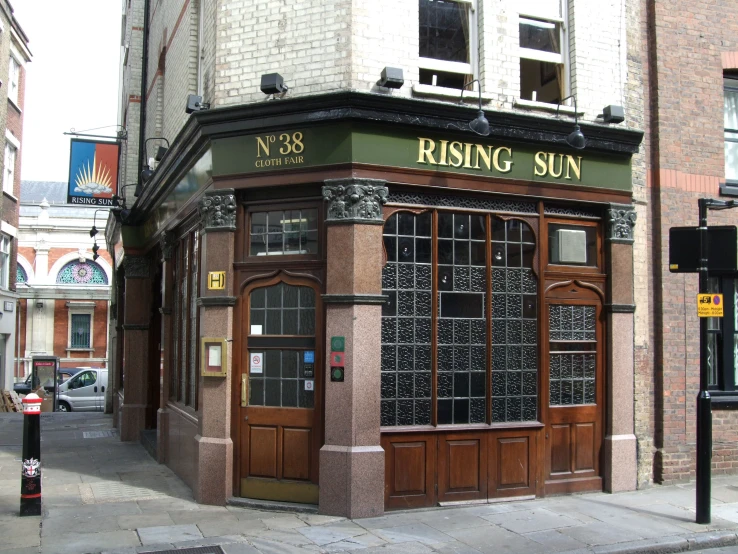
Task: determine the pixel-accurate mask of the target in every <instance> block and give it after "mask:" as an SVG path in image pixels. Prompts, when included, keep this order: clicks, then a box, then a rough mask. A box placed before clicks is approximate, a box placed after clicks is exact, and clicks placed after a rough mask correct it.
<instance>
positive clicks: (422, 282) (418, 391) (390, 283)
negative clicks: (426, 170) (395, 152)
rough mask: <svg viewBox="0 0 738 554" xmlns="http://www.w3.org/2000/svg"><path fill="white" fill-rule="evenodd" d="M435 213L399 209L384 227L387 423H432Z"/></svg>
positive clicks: (384, 411) (384, 392)
mask: <svg viewBox="0 0 738 554" xmlns="http://www.w3.org/2000/svg"><path fill="white" fill-rule="evenodd" d="M431 223H432V217H431V214H430V213H424V214H420V215H414V214H411V213H399V214H396V215H393V216H392V217H390V218H389V219H388V220H387V223H386V224H385V226H384V246H385V250H386V252H387V264H386V265H385V266H384V268H383V269H382V292H383V294H386V295H387V296H388V297H389V300H388V302H387V303H386V304H385V305H384V306H383V307H382V376H381V389H382V404H381V406H382V407H381V421H382V425H429V424H430V423H431V382H432V375H431V315H432V306H431V303H432V302H431V298H432V296H431V294H432V293H431V269H432V268H431V260H432V254H431V251H432V240H431Z"/></svg>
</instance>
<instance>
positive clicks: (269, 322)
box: [250, 283, 315, 335]
mask: <svg viewBox="0 0 738 554" xmlns="http://www.w3.org/2000/svg"><path fill="white" fill-rule="evenodd" d="M250 310H251V319H250V324H251V334H253V335H314V334H315V291H314V290H313V289H311V288H310V287H299V286H293V285H288V284H286V283H278V284H276V285H274V286H271V287H261V288H257V289H254V290H253V291H252V292H251V295H250ZM257 328H258V329H257ZM255 331H256V332H255Z"/></svg>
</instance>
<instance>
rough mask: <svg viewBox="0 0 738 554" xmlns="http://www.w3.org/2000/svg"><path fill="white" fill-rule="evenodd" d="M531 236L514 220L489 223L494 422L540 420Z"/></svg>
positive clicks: (536, 325)
mask: <svg viewBox="0 0 738 554" xmlns="http://www.w3.org/2000/svg"><path fill="white" fill-rule="evenodd" d="M534 240H535V235H534V234H533V231H532V229H531V228H530V227H529V226H528V225H527V224H526V223H524V222H522V221H518V220H509V221H502V220H500V219H497V218H493V219H492V260H491V266H492V291H493V294H492V387H491V389H492V421H493V422H494V423H503V422H512V421H535V420H536V419H537V418H538V356H537V348H538V318H537V308H536V306H537V297H536V296H535V295H536V294H537V292H538V282H537V279H536V275H535V273H533V255H532V254H530V255H526V254H525V253H526V252H535V243H534V242H533V241H534Z"/></svg>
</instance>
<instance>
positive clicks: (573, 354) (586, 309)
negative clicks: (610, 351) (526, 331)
mask: <svg viewBox="0 0 738 554" xmlns="http://www.w3.org/2000/svg"><path fill="white" fill-rule="evenodd" d="M595 319H596V310H595V308H594V306H575V305H565V304H562V305H553V306H550V307H549V313H548V321H549V340H550V350H549V373H550V377H549V393H550V400H549V404H550V405H551V406H570V405H576V404H593V403H594V402H595V386H596V383H595V371H596V367H597V354H596V348H597V342H596V341H597V336H596V335H597V333H596V321H595Z"/></svg>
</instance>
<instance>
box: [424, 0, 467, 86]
mask: <svg viewBox="0 0 738 554" xmlns="http://www.w3.org/2000/svg"><path fill="white" fill-rule="evenodd" d="M445 1H446V2H455V3H457V4H467V5H468V6H469V12H468V21H467V27H468V34H469V36H468V39H467V50H468V53H469V62H468V63H464V62H453V61H446V60H441V59H437V58H428V57H424V56H420V57H419V58H418V60H419V61H418V67H419V68H420V69H429V70H431V71H442V72H446V73H458V74H461V75H471V76H472V77H473V78H477V70H476V68H477V67H478V66H479V64H478V57H479V40H478V32H477V15H476V14H477V11H476V0H445Z"/></svg>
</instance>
